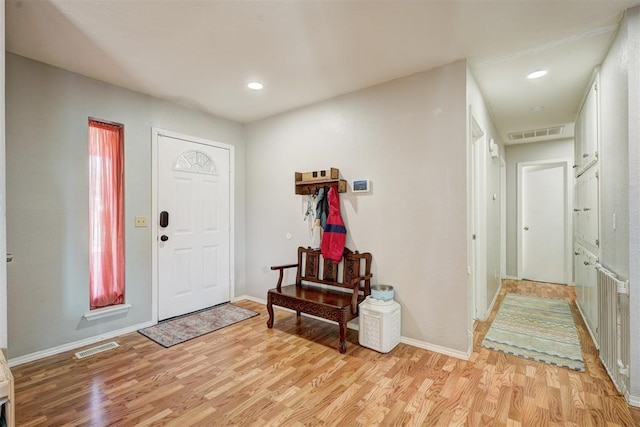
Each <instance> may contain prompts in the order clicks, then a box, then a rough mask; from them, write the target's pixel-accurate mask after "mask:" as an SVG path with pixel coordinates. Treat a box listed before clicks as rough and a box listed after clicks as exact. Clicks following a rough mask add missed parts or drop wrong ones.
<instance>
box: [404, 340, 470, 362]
mask: <svg viewBox="0 0 640 427" xmlns="http://www.w3.org/2000/svg"><path fill="white" fill-rule="evenodd" d="M400 342H401V343H403V344H408V345H410V346H413V347H418V348H422V349H425V350H429V351H433V352H436V353H440V354H444V355H445V356H451V357H455V358H457V359H462V360H469V357H470V356H471V353H469V352H467V353H465V352H464V351H460V350H454V349H452V348H448V347H442V346H439V345H436V344H431V343H428V342H424V341H420V340H415V339H413V338H407V337H400Z"/></svg>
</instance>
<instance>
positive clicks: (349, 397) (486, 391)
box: [13, 280, 640, 426]
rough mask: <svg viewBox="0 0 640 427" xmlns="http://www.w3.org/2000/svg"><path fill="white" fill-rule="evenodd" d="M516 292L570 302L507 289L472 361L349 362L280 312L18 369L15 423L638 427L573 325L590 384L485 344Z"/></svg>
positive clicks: (386, 358) (407, 355) (534, 287)
mask: <svg viewBox="0 0 640 427" xmlns="http://www.w3.org/2000/svg"><path fill="white" fill-rule="evenodd" d="M506 292H516V293H523V294H529V295H539V296H545V297H556V298H558V297H559V298H563V299H566V300H567V301H569V302H570V304H571V307H572V312H573V313H574V317H575V316H576V315H577V310H575V304H574V302H573V301H574V299H575V295H574V292H573V288H570V287H567V286H560V285H547V284H539V283H534V282H527V281H522V282H517V281H510V280H505V281H504V284H503V290H502V292H501V294H500V295H499V296H498V300H497V303H496V306H495V308H494V311H493V312H492V313H491V315H490V316H489V320H488V321H486V322H477V324H476V328H475V332H474V350H473V354H472V355H471V357H470V360H469V361H462V360H459V359H456V358H453V357H449V356H446V355H442V354H438V353H434V352H430V351H427V350H422V349H419V348H416V347H411V346H408V345H404V344H400V345H399V346H398V347H396V348H395V349H394V350H392V351H391V352H390V353H388V354H380V353H377V352H375V351H373V350H370V349H367V348H363V347H360V346H359V345H357V342H358V338H357V333H356V332H354V331H349V333H348V334H347V340H348V341H349V344H350V345H349V347H348V350H347V353H346V354H344V355H341V354H339V353H338V352H336V351H335V348H334V347H335V342H336V339H337V334H338V331H337V330H336V328H335V326H334V325H330V324H327V323H324V322H321V321H317V320H314V319H309V318H304V319H300V318H296V316H295V314H292V313H288V312H284V311H281V310H276V313H277V316H278V319H277V322H276V325H275V327H274V329H271V330H269V329H267V328H266V326H265V325H264V320H265V315H266V310H265V308H264V307H263V306H261V305H259V304H256V303H253V302H250V301H241V302H239V303H238V304H239V305H241V306H243V307H246V308H249V309H251V310H255V311H258V312H260V313H261V316H256V317H254V318H252V319H249V320H247V321H244V322H240V323H238V324H236V325H233V326H229V327H227V328H224V329H221V330H219V331H216V332H213V333H211V334H208V335H205V336H202V337H199V338H196V339H194V340H191V341H188V342H186V343H183V344H180V345H178V346H175V347H172V348H169V349H165V348H162V347H160V346H158V345H157V344H155V343H153V342H151V341H150V340H148V339H147V338H145V337H144V336H142V335H140V334H137V333H132V334H128V335H124V336H121V337H118V338H117V341H118V343H119V344H120V347H118V348H116V349H114V350H110V351H108V352H104V353H98V354H96V355H94V356H92V357H90V358H87V359H82V360H77V359H75V358H74V357H73V353H74V352H67V353H63V354H59V355H56V356H52V357H49V358H46V359H42V360H39V361H36V362H32V363H28V364H25V365H21V366H17V367H14V368H13V373H14V377H15V382H16V384H15V395H16V412H17V420H16V421H17V423H16V425H19V426H49V425H96V426H98V425H126V426H130V425H131V426H133V425H171V426H179V425H185V426H186V425H218V424H232V425H248V426H251V425H255V426H263V425H282V424H284V425H338V424H339V425H363V426H364V425H366V426H370V425H389V424H395V425H468V426H488V425H491V426H527V425H541V424H540V423H542V424H545V425H558V426H559V425H576V426H589V425H594V426H595V425H610V426H631V425H638V421H639V420H640V411H638V410H635V409H633V408H629V406H628V405H627V404H626V403H625V402H624V399H623V398H622V397H621V396H619V395H618V394H617V393H616V392H615V388H614V387H613V385H612V383H611V381H610V380H609V378H608V376H607V375H606V372H604V369H603V367H602V365H601V364H600V363H599V362H598V359H597V353H596V349H595V346H594V345H593V343H592V342H591V339H590V337H589V336H588V333H587V332H586V328H585V327H584V325H583V324H582V323H581V320H580V319H576V323H577V325H578V331H579V334H580V339H581V342H582V343H583V356H584V358H585V364H586V372H575V371H570V370H567V369H564V368H559V367H555V366H551V365H545V364H542V363H539V362H535V361H531V360H525V359H521V358H518V357H515V356H511V355H505V354H502V353H499V352H495V351H492V350H488V349H485V348H482V347H481V346H480V344H481V342H482V339H483V337H484V335H485V334H486V332H487V330H488V328H489V325H490V321H491V320H492V319H493V318H494V317H495V312H496V310H497V308H498V307H499V304H500V303H501V301H502V299H503V298H504V295H505V294H506Z"/></svg>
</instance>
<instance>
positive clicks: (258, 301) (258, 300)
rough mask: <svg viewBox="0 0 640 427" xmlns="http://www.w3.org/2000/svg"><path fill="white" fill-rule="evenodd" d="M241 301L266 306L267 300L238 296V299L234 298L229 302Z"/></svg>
mask: <svg viewBox="0 0 640 427" xmlns="http://www.w3.org/2000/svg"><path fill="white" fill-rule="evenodd" d="M243 299H246V300H248V301H253V302H257V303H258V304H264V305H267V300H266V299H263V298H257V297H252V296H251V295H240V296H239V297H235V298H234V299H232V300H231V302H236V301H240V300H243Z"/></svg>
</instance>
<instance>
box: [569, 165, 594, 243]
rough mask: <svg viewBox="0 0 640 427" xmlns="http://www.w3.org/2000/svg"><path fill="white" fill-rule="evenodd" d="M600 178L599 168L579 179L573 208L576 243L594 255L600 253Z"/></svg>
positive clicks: (585, 173) (588, 171) (590, 169)
mask: <svg viewBox="0 0 640 427" xmlns="http://www.w3.org/2000/svg"><path fill="white" fill-rule="evenodd" d="M599 178H600V173H599V171H598V168H597V167H592V168H589V169H588V170H587V171H586V172H584V173H583V174H582V175H580V176H579V177H578V179H577V180H576V195H575V196H576V197H575V204H574V206H573V212H574V217H573V218H574V221H575V230H576V233H575V237H576V242H577V243H579V244H580V245H582V246H584V247H586V248H588V249H589V250H590V251H591V252H592V253H598V249H599V247H600V218H599V211H600V209H599V206H600V190H599V188H600V185H599Z"/></svg>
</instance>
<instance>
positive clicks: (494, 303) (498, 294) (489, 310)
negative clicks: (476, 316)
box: [484, 279, 502, 320]
mask: <svg viewBox="0 0 640 427" xmlns="http://www.w3.org/2000/svg"><path fill="white" fill-rule="evenodd" d="M501 290H502V279H500V286H498V289H497V290H496V294H495V295H494V296H493V301H491V305H490V306H489V308H488V309H487V313H486V314H485V317H484V319H485V320H487V318H488V317H489V314H491V312H492V311H493V306H494V305H496V301H498V296H500V291H501Z"/></svg>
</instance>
